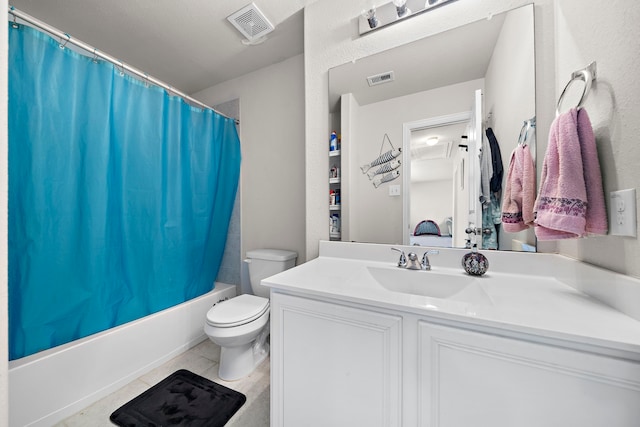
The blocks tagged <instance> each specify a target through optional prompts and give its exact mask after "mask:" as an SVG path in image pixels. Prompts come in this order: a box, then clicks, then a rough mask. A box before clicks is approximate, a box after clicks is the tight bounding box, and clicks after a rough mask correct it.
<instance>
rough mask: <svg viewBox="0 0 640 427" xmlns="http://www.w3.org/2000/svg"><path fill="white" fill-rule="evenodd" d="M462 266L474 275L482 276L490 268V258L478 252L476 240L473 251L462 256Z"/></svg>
mask: <svg viewBox="0 0 640 427" xmlns="http://www.w3.org/2000/svg"><path fill="white" fill-rule="evenodd" d="M462 268H464V271H466V272H467V274H470V275H472V276H482V275H483V274H484V273H486V272H487V270H488V269H489V260H488V259H487V257H486V256H484V255H482V254H481V253H480V252H478V245H477V244H476V243H475V242H474V243H473V247H472V249H471V252H469V253H466V254H465V255H464V256H463V257H462Z"/></svg>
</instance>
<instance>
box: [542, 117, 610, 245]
mask: <svg viewBox="0 0 640 427" xmlns="http://www.w3.org/2000/svg"><path fill="white" fill-rule="evenodd" d="M535 211H536V220H535V224H536V236H537V237H538V239H539V240H558V239H570V238H577V237H585V236H587V235H588V234H606V233H607V214H606V210H605V204H604V192H603V189H602V175H601V173H600V163H599V162H598V153H597V150H596V140H595V136H594V134H593V129H592V127H591V121H590V120H589V116H588V114H587V112H586V110H584V109H580V110H577V109H575V108H572V109H571V110H569V111H567V112H566V113H563V114H560V115H559V116H558V117H556V119H555V120H554V122H553V123H552V124H551V130H550V132H549V145H548V147H547V153H546V155H545V158H544V163H543V165H542V176H541V182H540V193H539V194H538V199H537V200H536V203H535Z"/></svg>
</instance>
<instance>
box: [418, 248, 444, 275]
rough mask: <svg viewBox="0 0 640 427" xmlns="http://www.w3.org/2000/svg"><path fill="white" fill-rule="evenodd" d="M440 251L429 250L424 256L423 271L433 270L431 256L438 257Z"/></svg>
mask: <svg viewBox="0 0 640 427" xmlns="http://www.w3.org/2000/svg"><path fill="white" fill-rule="evenodd" d="M439 253H440V251H437V250H435V249H431V250H428V251H427V252H425V253H424V254H423V255H422V269H423V270H431V262H430V261H429V255H437V254H439Z"/></svg>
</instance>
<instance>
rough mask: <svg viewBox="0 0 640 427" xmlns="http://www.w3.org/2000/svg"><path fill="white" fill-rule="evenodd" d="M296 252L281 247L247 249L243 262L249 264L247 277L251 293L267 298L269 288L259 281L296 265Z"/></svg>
mask: <svg viewBox="0 0 640 427" xmlns="http://www.w3.org/2000/svg"><path fill="white" fill-rule="evenodd" d="M297 257H298V254H297V253H296V252H294V251H287V250H283V249H254V250H251V251H247V259H245V262H246V263H247V264H248V266H249V278H250V280H251V289H252V290H253V294H254V295H257V296H260V297H264V298H269V288H267V287H266V286H262V285H261V284H260V281H261V280H262V279H266V278H267V277H270V276H273V275H274V274H278V273H280V272H282V271H285V270H287V269H289V268H291V267H294V266H295V265H296V258H297Z"/></svg>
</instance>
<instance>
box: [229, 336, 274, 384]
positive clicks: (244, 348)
mask: <svg viewBox="0 0 640 427" xmlns="http://www.w3.org/2000/svg"><path fill="white" fill-rule="evenodd" d="M259 341H260V337H258V339H257V340H256V341H252V342H250V343H247V344H244V345H240V346H237V347H221V349H220V367H219V368H218V376H219V377H220V379H222V380H225V381H235V380H239V379H241V378H244V377H246V376H247V375H249V374H250V373H252V372H253V371H254V369H255V368H256V367H257V366H258V365H259V364H260V363H262V361H264V359H266V358H267V356H268V355H269V343H267V342H266V340H265V342H263V343H260V342H259Z"/></svg>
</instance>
